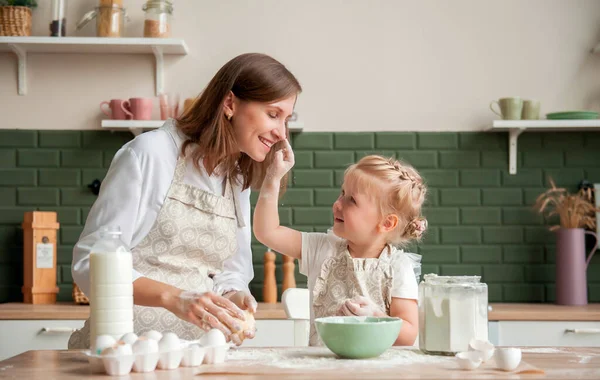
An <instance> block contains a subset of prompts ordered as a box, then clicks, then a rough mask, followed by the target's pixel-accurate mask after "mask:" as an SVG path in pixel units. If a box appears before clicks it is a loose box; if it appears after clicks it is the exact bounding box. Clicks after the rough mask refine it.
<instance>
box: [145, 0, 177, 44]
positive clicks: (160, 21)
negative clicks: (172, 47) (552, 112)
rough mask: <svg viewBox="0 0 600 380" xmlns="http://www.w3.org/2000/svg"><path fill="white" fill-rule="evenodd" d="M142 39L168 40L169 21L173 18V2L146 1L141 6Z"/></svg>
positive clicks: (169, 35)
mask: <svg viewBox="0 0 600 380" xmlns="http://www.w3.org/2000/svg"><path fill="white" fill-rule="evenodd" d="M142 10H143V11H144V13H145V16H144V37H148V38H168V37H171V21H172V16H173V2H172V1H168V0H148V1H147V2H146V4H144V5H143V7H142Z"/></svg>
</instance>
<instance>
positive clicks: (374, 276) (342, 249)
mask: <svg viewBox="0 0 600 380" xmlns="http://www.w3.org/2000/svg"><path fill="white" fill-rule="evenodd" d="M391 261H392V260H391V253H390V247H389V246H388V247H387V248H386V249H385V251H384V252H383V253H382V254H381V255H380V257H379V258H369V259H363V258H357V259H355V258H352V256H350V252H348V247H347V244H346V243H345V241H344V242H343V244H342V243H341V242H340V243H338V244H337V251H336V253H335V254H334V255H332V256H331V257H329V258H328V259H327V260H325V262H324V263H323V266H322V267H321V273H320V275H319V277H318V278H317V281H316V282H315V287H314V289H313V311H314V316H315V319H316V318H322V317H331V316H335V315H338V311H339V309H340V307H341V306H342V304H343V303H344V302H345V301H346V300H347V299H350V298H354V297H356V296H364V297H369V298H370V299H371V300H372V301H373V302H374V303H375V304H376V305H377V306H379V307H380V308H381V309H382V310H384V311H385V312H386V313H387V314H388V315H389V312H390V304H391V301H392V296H391V294H392V293H391V290H392V284H393V269H392V263H391ZM312 322H313V323H311V324H310V335H309V336H310V338H309V345H311V346H320V345H322V342H321V340H320V338H319V334H318V333H317V331H316V329H315V324H314V321H312Z"/></svg>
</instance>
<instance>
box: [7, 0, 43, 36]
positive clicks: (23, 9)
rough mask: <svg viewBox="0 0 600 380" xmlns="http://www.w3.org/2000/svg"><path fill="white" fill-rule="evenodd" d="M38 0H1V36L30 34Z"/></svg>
mask: <svg viewBox="0 0 600 380" xmlns="http://www.w3.org/2000/svg"><path fill="white" fill-rule="evenodd" d="M36 7H37V1H36V0H0V36H30V35H31V9H32V8H36Z"/></svg>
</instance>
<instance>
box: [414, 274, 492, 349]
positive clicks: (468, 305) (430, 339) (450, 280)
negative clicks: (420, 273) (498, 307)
mask: <svg viewBox="0 0 600 380" xmlns="http://www.w3.org/2000/svg"><path fill="white" fill-rule="evenodd" d="M480 279H481V277H480V276H438V275H436V274H426V275H425V276H424V277H423V281H421V283H420V284H419V348H420V349H421V350H422V351H423V352H425V353H428V354H436V355H454V354H456V353H458V352H461V351H468V350H469V342H470V341H471V339H478V340H488V314H487V312H488V289H487V285H486V284H485V283H482V282H480Z"/></svg>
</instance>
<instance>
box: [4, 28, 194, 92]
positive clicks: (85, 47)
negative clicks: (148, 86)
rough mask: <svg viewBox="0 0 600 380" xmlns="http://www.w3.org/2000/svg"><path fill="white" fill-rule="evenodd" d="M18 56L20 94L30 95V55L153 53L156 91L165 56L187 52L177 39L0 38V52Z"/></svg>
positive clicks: (161, 84)
mask: <svg viewBox="0 0 600 380" xmlns="http://www.w3.org/2000/svg"><path fill="white" fill-rule="evenodd" d="M6 52H13V53H14V54H15V55H16V56H17V59H18V61H19V62H18V85H19V95H25V94H27V54H28V53H47V54H152V55H154V59H155V61H156V67H155V80H156V94H157V95H158V94H160V93H161V92H163V89H164V76H163V71H164V60H163V56H164V55H165V54H168V55H187V53H188V47H187V45H186V43H185V41H183V40H181V39H176V38H101V37H0V53H6Z"/></svg>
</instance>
